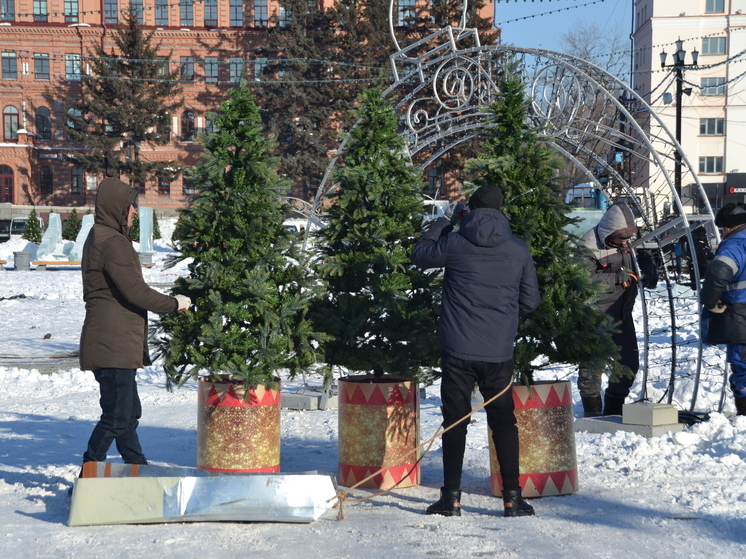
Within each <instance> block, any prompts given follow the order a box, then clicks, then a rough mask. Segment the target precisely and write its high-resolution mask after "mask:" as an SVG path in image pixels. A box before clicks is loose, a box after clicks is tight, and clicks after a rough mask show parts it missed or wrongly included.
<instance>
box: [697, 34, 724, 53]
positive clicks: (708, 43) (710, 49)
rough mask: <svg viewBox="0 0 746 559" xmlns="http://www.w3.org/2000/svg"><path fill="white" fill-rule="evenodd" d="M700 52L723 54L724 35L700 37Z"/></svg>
mask: <svg viewBox="0 0 746 559" xmlns="http://www.w3.org/2000/svg"><path fill="white" fill-rule="evenodd" d="M700 54H725V37H705V38H704V39H702V52H701V53H700Z"/></svg>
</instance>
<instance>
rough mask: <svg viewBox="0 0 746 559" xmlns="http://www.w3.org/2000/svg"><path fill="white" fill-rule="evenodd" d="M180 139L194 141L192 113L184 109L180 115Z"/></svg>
mask: <svg viewBox="0 0 746 559" xmlns="http://www.w3.org/2000/svg"><path fill="white" fill-rule="evenodd" d="M181 141H182V142H193V141H194V113H193V112H192V111H185V112H184V113H183V114H182V115H181Z"/></svg>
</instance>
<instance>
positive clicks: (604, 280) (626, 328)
mask: <svg viewBox="0 0 746 559" xmlns="http://www.w3.org/2000/svg"><path fill="white" fill-rule="evenodd" d="M638 233H639V228H638V227H637V225H636V224H635V216H634V214H633V213H632V210H631V209H630V207H629V206H628V205H627V204H625V203H624V202H619V203H616V204H614V205H612V206H610V207H609V209H608V210H606V212H605V213H604V215H603V216H602V217H601V220H600V221H599V222H598V225H596V226H595V227H593V228H592V229H590V230H589V231H587V232H586V233H585V234H584V235H583V236H582V237H581V243H580V245H581V246H582V247H585V248H586V249H588V250H587V251H586V252H585V253H583V257H584V258H587V259H588V261H589V262H590V266H591V278H592V279H593V280H594V281H596V282H599V283H601V284H602V285H603V287H604V290H603V294H602V295H601V297H600V299H599V300H598V301H597V302H596V305H597V306H598V308H599V309H600V310H601V311H603V312H605V313H606V314H608V315H609V316H611V317H612V318H613V319H614V321H615V322H617V323H618V324H619V329H620V330H619V331H618V332H617V333H615V334H614V336H613V338H614V342H615V343H616V344H617V345H618V346H619V350H620V354H621V358H620V360H619V362H620V363H621V364H622V365H624V366H626V367H627V368H628V369H629V370H630V371H631V373H630V374H627V375H624V376H622V377H621V378H618V379H615V380H613V381H612V380H610V381H609V384H608V385H607V387H606V392H605V393H604V400H603V410H602V409H601V381H602V376H603V371H602V370H593V369H591V368H589V367H586V366H581V367H580V368H579V370H578V391H579V392H580V398H581V401H582V402H583V410H584V414H585V417H596V416H599V415H602V414H603V415H621V414H622V405H623V404H624V400H625V398H626V397H627V395H628V394H629V391H630V388H631V387H632V385H633V384H634V382H635V376H636V375H637V370H638V369H639V367H640V354H639V350H638V347H637V334H636V332H635V321H634V319H633V318H632V311H633V309H634V306H635V300H636V299H637V289H638V288H637V281H638V275H637V274H636V273H635V264H634V261H633V258H634V257H633V255H632V252H631V250H630V249H629V246H628V242H629V240H630V239H632V238H633V237H634V236H636V235H637V234H638Z"/></svg>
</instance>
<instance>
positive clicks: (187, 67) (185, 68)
mask: <svg viewBox="0 0 746 559" xmlns="http://www.w3.org/2000/svg"><path fill="white" fill-rule="evenodd" d="M180 63H181V81H183V82H193V81H194V57H193V56H182V57H181V61H180Z"/></svg>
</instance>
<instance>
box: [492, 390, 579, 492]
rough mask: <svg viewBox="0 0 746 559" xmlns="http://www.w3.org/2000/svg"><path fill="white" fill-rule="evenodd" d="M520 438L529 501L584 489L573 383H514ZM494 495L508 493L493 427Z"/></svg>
mask: <svg viewBox="0 0 746 559" xmlns="http://www.w3.org/2000/svg"><path fill="white" fill-rule="evenodd" d="M513 402H514V403H515V417H516V420H517V423H518V437H519V440H520V461H519V471H520V474H519V481H518V483H519V484H520V485H521V487H522V488H523V496H524V497H547V496H550V495H567V494H571V493H575V492H577V490H578V461H577V456H576V454H575V425H574V418H573V411H572V409H573V408H572V387H571V384H570V381H569V380H563V381H536V382H534V383H533V384H532V385H531V386H525V385H523V384H519V383H515V384H513ZM488 432H489V433H488V436H489V445H490V472H491V481H492V494H493V495H495V496H497V497H499V496H500V495H501V494H502V492H501V489H502V478H501V477H500V464H499V463H498V462H497V457H496V456H495V445H494V443H493V441H492V432H491V430H489V429H488Z"/></svg>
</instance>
